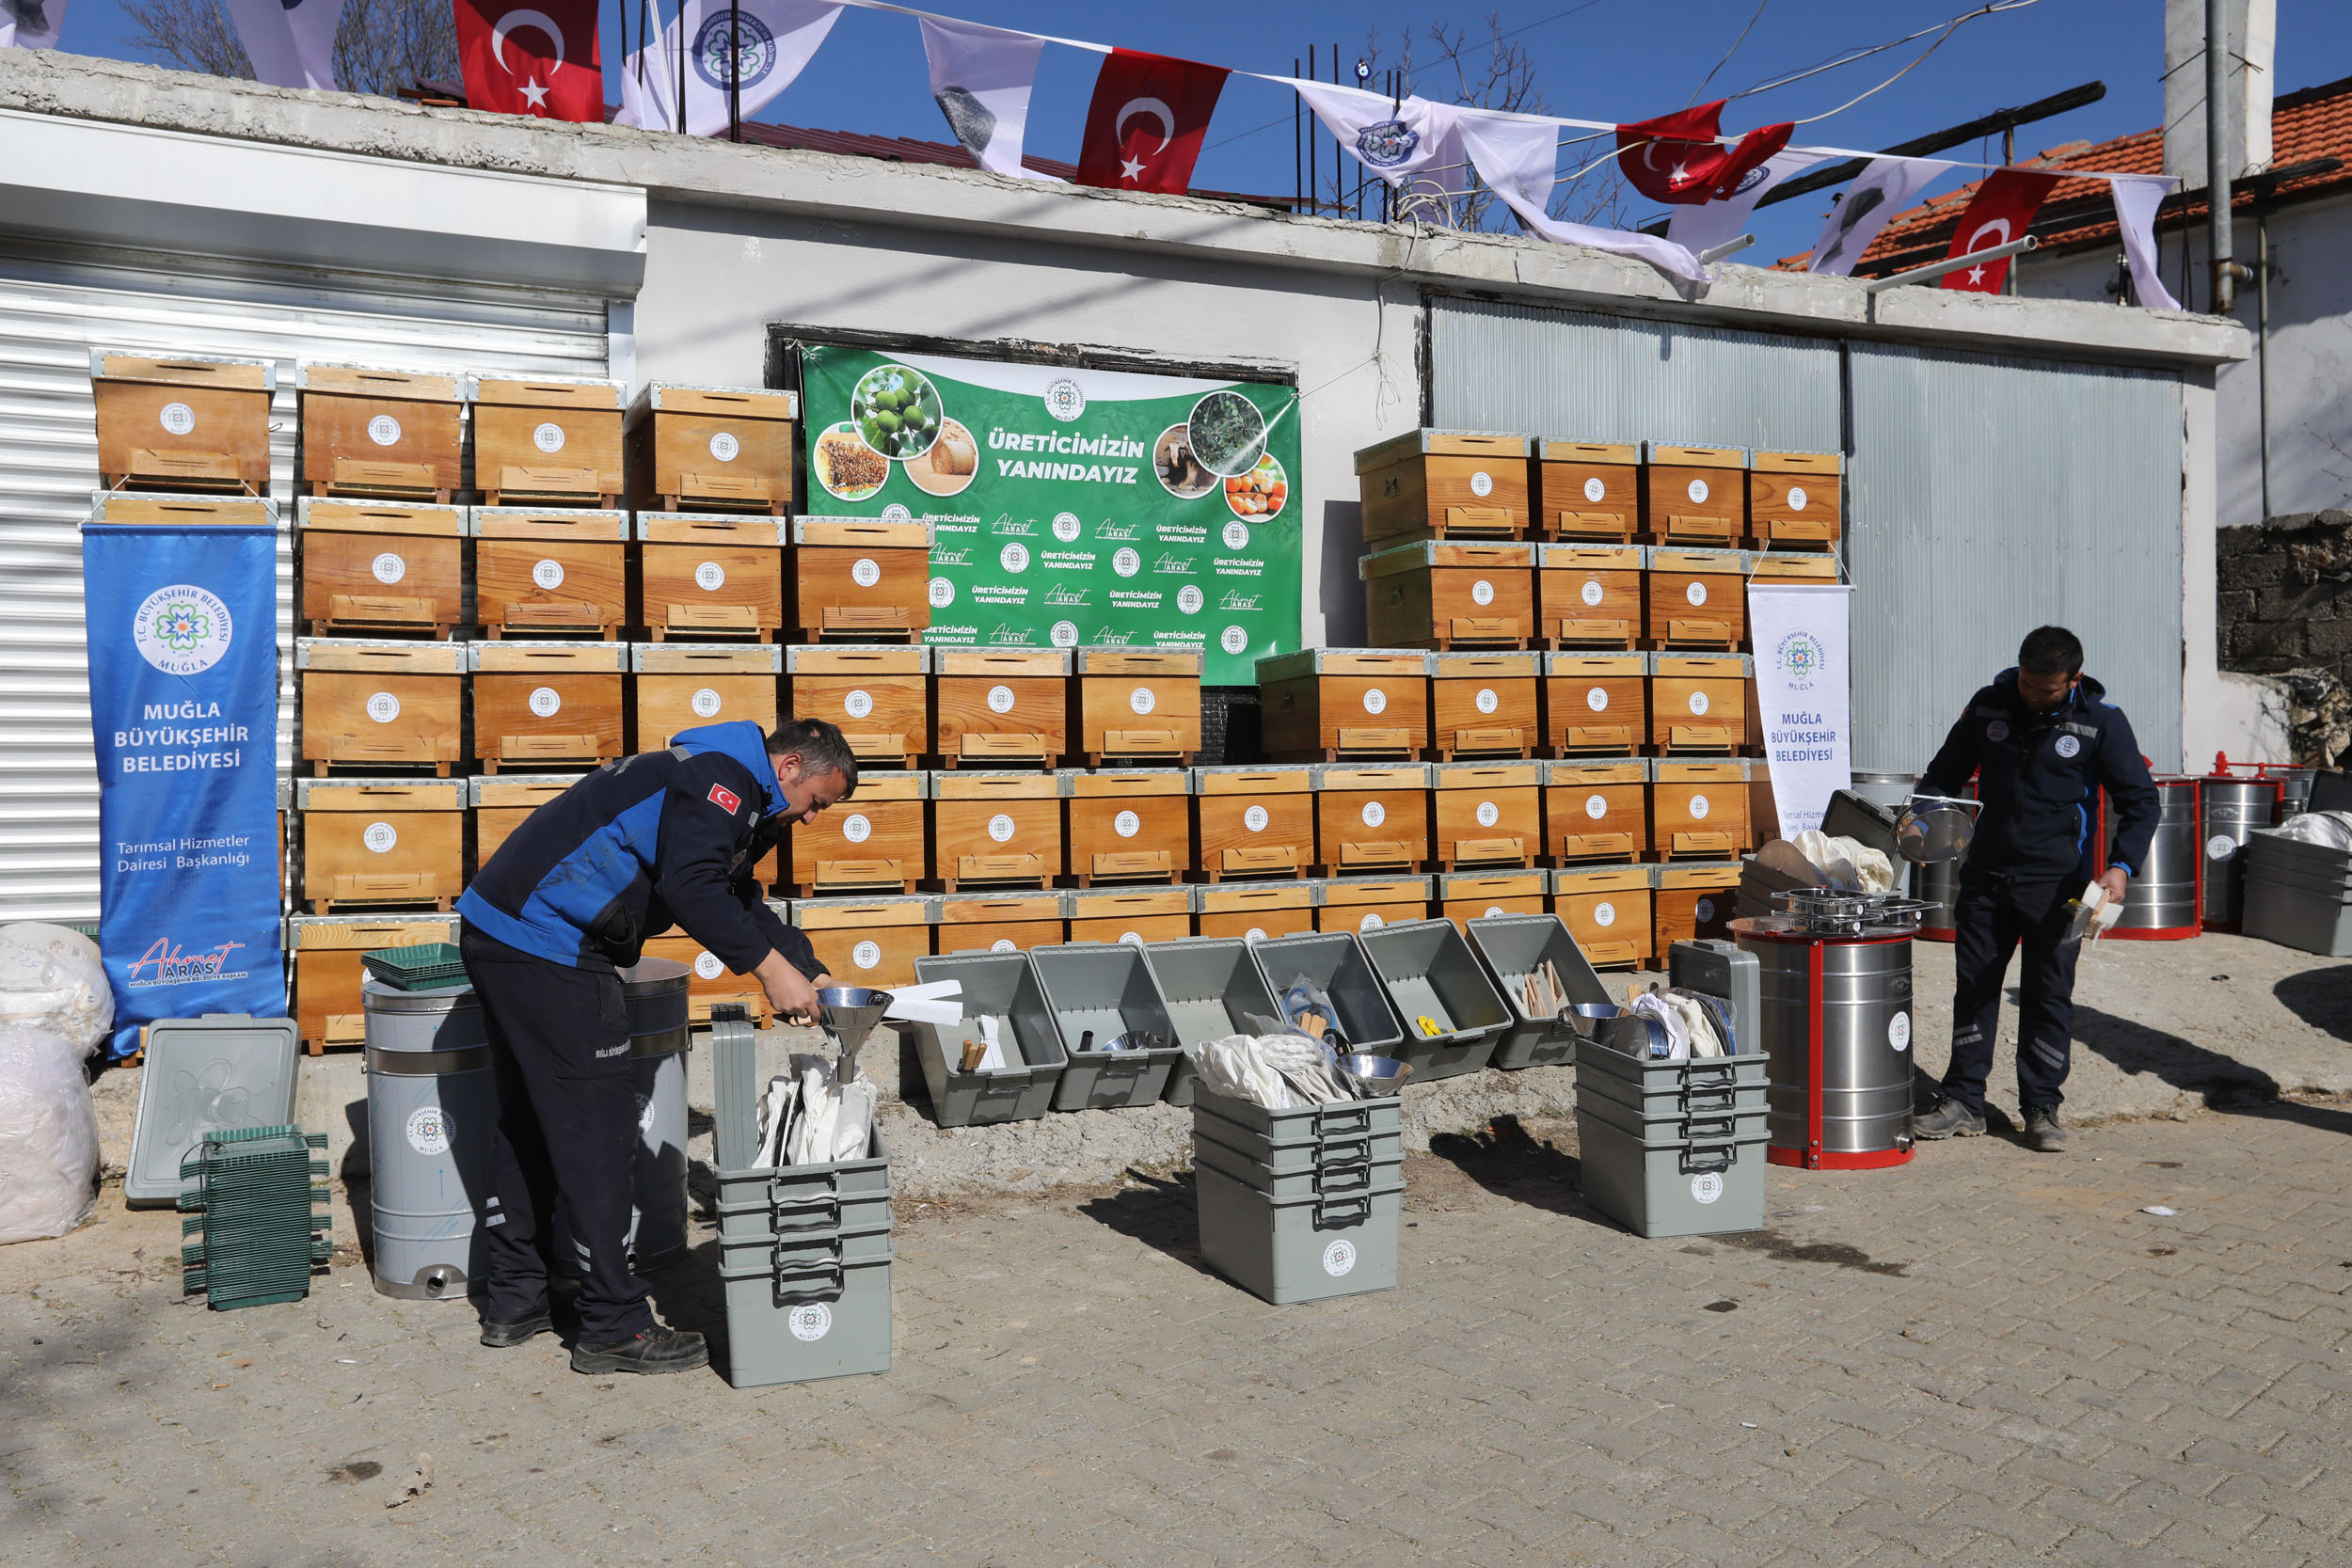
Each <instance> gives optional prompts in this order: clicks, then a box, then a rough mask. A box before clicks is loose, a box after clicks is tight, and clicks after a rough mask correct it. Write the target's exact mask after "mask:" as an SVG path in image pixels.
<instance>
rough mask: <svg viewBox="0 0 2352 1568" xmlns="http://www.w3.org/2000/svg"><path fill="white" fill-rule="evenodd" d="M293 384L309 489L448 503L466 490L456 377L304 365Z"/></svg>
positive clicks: (462, 422) (321, 493) (312, 492)
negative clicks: (299, 418) (463, 489)
mask: <svg viewBox="0 0 2352 1568" xmlns="http://www.w3.org/2000/svg"><path fill="white" fill-rule="evenodd" d="M294 386H295V388H297V391H296V393H295V402H296V404H297V406H298V408H299V409H300V414H301V421H302V483H303V485H304V487H305V489H306V490H307V491H308V493H309V494H310V495H313V496H373V497H379V498H382V499H389V500H405V501H413V502H416V503H418V504H420V505H423V504H428V503H433V502H438V503H439V504H441V505H444V506H446V505H448V504H449V502H450V500H451V499H452V498H453V497H454V496H455V495H456V494H457V492H458V491H459V490H460V489H462V488H464V486H465V483H466V475H465V454H466V453H465V447H466V432H465V420H464V417H463V416H464V411H465V400H464V397H463V395H462V393H463V388H462V386H461V384H460V382H459V379H458V377H456V376H454V375H430V374H421V373H419V372H413V371H389V370H379V369H377V368H375V367H373V366H368V365H319V364H310V363H308V362H306V363H303V364H298V365H296V366H295V367H294Z"/></svg>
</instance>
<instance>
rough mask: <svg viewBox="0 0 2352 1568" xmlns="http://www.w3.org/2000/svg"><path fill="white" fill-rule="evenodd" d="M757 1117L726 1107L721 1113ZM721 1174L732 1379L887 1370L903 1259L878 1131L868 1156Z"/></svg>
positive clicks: (722, 1272)
mask: <svg viewBox="0 0 2352 1568" xmlns="http://www.w3.org/2000/svg"><path fill="white" fill-rule="evenodd" d="M727 1099H728V1100H729V1101H732V1099H733V1096H732V1094H731V1093H730V1095H729V1096H728V1097H727ZM754 1114H755V1113H754V1111H753V1108H752V1107H749V1106H743V1107H738V1106H736V1105H734V1104H732V1103H729V1104H723V1105H722V1106H721V1107H720V1115H721V1116H723V1117H724V1116H729V1115H734V1116H751V1115H754ZM718 1175H719V1214H720V1243H719V1248H720V1266H719V1280H720V1284H721V1287H722V1289H723V1291H724V1292H725V1296H726V1313H727V1382H728V1383H730V1384H732V1385H733V1386H736V1387H738V1388H757V1387H765V1386H769V1385H771V1384H777V1383H808V1382H813V1381H815V1380H817V1379H819V1378H828V1377H847V1376H850V1375H852V1374H856V1373H862V1372H882V1371H888V1370H890V1332H891V1297H890V1265H891V1262H892V1260H893V1257H894V1253H893V1250H892V1247H891V1215H890V1202H889V1199H890V1158H889V1152H888V1150H887V1149H886V1148H884V1147H883V1145H882V1132H881V1131H880V1130H879V1129H877V1130H876V1132H874V1134H873V1137H872V1139H871V1141H870V1142H869V1143H868V1144H867V1146H866V1154H865V1156H864V1157H862V1158H860V1159H856V1160H843V1161H837V1162H834V1163H833V1164H821V1165H790V1166H786V1167H783V1168H780V1169H778V1168H767V1169H755V1170H736V1171H728V1170H722V1171H720V1172H719V1173H718Z"/></svg>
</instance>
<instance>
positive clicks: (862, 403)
mask: <svg viewBox="0 0 2352 1568" xmlns="http://www.w3.org/2000/svg"><path fill="white" fill-rule="evenodd" d="M946 413H947V411H946V408H945V407H943V406H942V405H941V404H940V401H939V388H936V387H934V386H932V385H931V382H930V377H929V376H927V375H925V374H923V372H920V371H911V370H909V369H907V368H906V367H905V366H904V365H882V366H879V367H877V368H876V369H874V370H870V371H868V372H866V373H865V374H864V375H862V376H860V377H859V378H858V384H857V386H856V388H853V389H852V390H851V391H850V422H851V423H852V424H854V425H856V426H857V433H858V436H859V438H860V439H862V440H863V441H865V443H866V445H867V446H869V447H871V448H873V449H874V451H878V452H880V453H881V454H882V456H884V457H889V458H896V459H898V460H899V461H902V462H903V461H904V460H905V459H907V458H910V457H920V456H922V455H923V454H924V453H925V452H927V451H930V450H931V443H932V442H934V441H936V440H938V439H939V426H940V421H941V420H944V419H946Z"/></svg>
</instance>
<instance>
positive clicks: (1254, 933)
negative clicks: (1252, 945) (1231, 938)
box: [1241, 926, 1265, 942]
mask: <svg viewBox="0 0 2352 1568" xmlns="http://www.w3.org/2000/svg"><path fill="white" fill-rule="evenodd" d="M1241 940H1242V941H1244V942H1263V941H1265V927H1263V926H1252V927H1249V929H1248V930H1247V931H1244V932H1243V933H1242V934H1241Z"/></svg>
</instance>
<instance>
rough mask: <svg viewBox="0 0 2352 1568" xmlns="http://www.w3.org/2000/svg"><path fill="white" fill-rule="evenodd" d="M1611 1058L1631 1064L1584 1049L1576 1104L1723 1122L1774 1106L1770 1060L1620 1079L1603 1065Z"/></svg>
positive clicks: (1719, 1062) (1670, 1067)
mask: <svg viewBox="0 0 2352 1568" xmlns="http://www.w3.org/2000/svg"><path fill="white" fill-rule="evenodd" d="M1610 1058H1614V1059H1615V1060H1616V1061H1624V1060H1627V1058H1626V1056H1625V1053H1623V1052H1618V1051H1605V1050H1603V1049H1602V1048H1600V1047H1598V1046H1590V1045H1588V1046H1586V1047H1585V1048H1584V1052H1583V1054H1581V1056H1579V1057H1578V1058H1577V1064H1576V1069H1577V1070H1576V1097H1577V1103H1579V1104H1580V1105H1582V1104H1590V1103H1591V1102H1593V1101H1597V1100H1606V1101H1611V1102H1613V1104H1616V1105H1619V1106H1622V1107H1623V1108H1625V1109H1626V1110H1628V1111H1629V1112H1633V1113H1635V1114H1636V1115H1640V1116H1648V1117H1666V1116H1692V1117H1723V1116H1730V1115H1734V1114H1736V1113H1744V1112H1750V1111H1753V1112H1755V1113H1756V1114H1757V1115H1762V1114H1763V1113H1764V1110H1765V1108H1766V1106H1767V1105H1768V1104H1769V1103H1770V1101H1771V1090H1772V1081H1771V1075H1772V1060H1771V1058H1770V1057H1767V1056H1763V1055H1752V1056H1732V1057H1726V1058H1720V1059H1709V1060H1707V1061H1701V1062H1660V1063H1658V1064H1657V1067H1658V1069H1663V1070H1654V1071H1641V1072H1622V1073H1620V1072H1613V1071H1610V1070H1608V1069H1607V1068H1605V1067H1603V1066H1602V1065H1601V1064H1602V1063H1603V1062H1604V1061H1605V1060H1608V1059H1610ZM1686 1068H1688V1069H1691V1070H1689V1071H1685V1070H1683V1069H1686Z"/></svg>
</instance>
